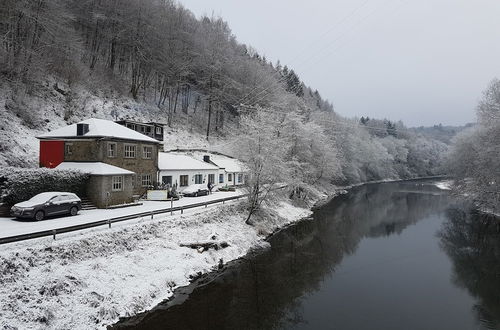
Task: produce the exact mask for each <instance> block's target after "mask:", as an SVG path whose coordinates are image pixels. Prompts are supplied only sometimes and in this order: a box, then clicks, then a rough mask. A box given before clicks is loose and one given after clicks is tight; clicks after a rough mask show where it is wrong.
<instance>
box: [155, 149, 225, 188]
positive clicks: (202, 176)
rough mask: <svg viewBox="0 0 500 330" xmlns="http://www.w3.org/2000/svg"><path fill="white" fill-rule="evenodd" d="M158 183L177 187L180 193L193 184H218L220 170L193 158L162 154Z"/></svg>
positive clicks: (167, 153) (159, 158)
mask: <svg viewBox="0 0 500 330" xmlns="http://www.w3.org/2000/svg"><path fill="white" fill-rule="evenodd" d="M158 170H159V171H158V182H159V183H160V184H165V185H167V184H168V185H170V186H176V187H177V190H178V191H179V192H182V190H184V188H186V187H187V186H189V185H191V184H208V183H209V182H211V183H214V184H216V185H217V184H218V181H217V179H218V175H219V168H218V167H217V166H216V165H214V164H210V163H206V162H203V161H201V160H198V159H195V158H193V157H190V156H187V155H182V154H176V153H169V152H160V153H159V156H158Z"/></svg>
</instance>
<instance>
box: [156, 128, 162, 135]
mask: <svg viewBox="0 0 500 330" xmlns="http://www.w3.org/2000/svg"><path fill="white" fill-rule="evenodd" d="M156 134H160V135H161V127H157V128H156Z"/></svg>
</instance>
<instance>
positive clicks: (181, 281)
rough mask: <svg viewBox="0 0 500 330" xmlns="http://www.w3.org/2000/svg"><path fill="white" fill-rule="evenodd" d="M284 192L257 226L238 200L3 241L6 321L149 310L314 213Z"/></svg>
mask: <svg viewBox="0 0 500 330" xmlns="http://www.w3.org/2000/svg"><path fill="white" fill-rule="evenodd" d="M383 182H389V180H384V181H383ZM364 184H367V183H363V184H357V185H352V186H349V187H342V188H340V189H333V187H332V190H330V191H333V192H334V193H332V194H330V195H327V194H326V193H324V191H326V189H323V192H322V191H320V190H316V191H314V192H313V193H312V195H313V196H311V198H310V199H309V202H310V203H309V204H312V203H314V207H313V208H316V207H318V206H319V205H324V204H325V203H327V202H329V201H331V199H332V198H335V197H336V196H338V195H339V194H342V193H346V192H347V190H348V189H351V188H354V187H358V186H361V185H364ZM284 198H285V197H284V196H282V197H281V199H278V200H276V201H275V206H274V207H271V208H269V209H267V211H266V214H265V215H262V217H261V219H258V220H260V221H256V222H255V224H254V226H248V225H246V224H245V221H244V220H245V213H244V211H243V210H242V209H241V207H240V206H239V205H240V203H233V204H230V205H225V206H214V207H210V208H208V209H201V210H191V211H189V212H185V214H184V215H179V214H178V215H174V216H164V217H161V218H158V219H155V220H154V221H149V220H141V221H138V222H136V223H124V224H121V225H118V226H116V227H113V228H112V229H109V230H108V229H106V230H95V231H89V232H85V233H80V234H74V235H68V236H67V237H65V238H63V239H61V240H57V241H53V240H52V239H48V238H47V239H41V240H36V241H31V242H23V243H16V244H13V245H8V246H5V249H4V250H2V252H0V284H1V287H0V301H2V306H1V307H0V311H1V314H0V315H1V317H0V326H2V328H5V329H15V328H23V329H33V328H46V329H60V328H77V329H80V328H103V327H105V326H107V325H110V324H113V323H115V322H116V321H118V319H119V318H120V317H129V316H133V315H136V314H138V313H141V312H144V311H146V310H149V309H151V308H153V307H155V306H156V305H158V304H159V303H160V302H162V301H164V300H166V299H169V298H170V297H172V295H173V294H174V290H176V289H177V288H179V287H183V286H186V285H188V284H189V283H190V282H191V281H192V279H193V278H196V277H198V276H200V275H201V274H206V273H209V272H211V271H213V270H216V269H218V268H219V267H221V265H223V264H226V263H228V262H230V261H234V260H236V259H238V258H241V257H243V256H245V255H246V254H247V253H248V252H249V251H251V250H252V249H255V248H259V247H266V246H268V243H267V242H266V239H268V238H269V237H270V236H272V235H273V234H274V233H276V232H278V231H280V230H283V229H284V228H286V227H287V226H289V225H292V224H294V223H296V222H297V221H300V220H301V219H303V218H305V217H307V216H309V215H310V214H311V213H312V211H311V209H310V206H311V205H309V204H307V203H306V204H304V205H302V206H303V207H297V206H294V205H292V203H291V201H289V200H284ZM193 243H196V244H198V243H212V245H217V246H218V247H222V246H226V244H227V247H225V248H220V249H217V250H215V249H208V250H206V251H203V252H202V251H201V249H192V248H189V247H186V246H181V245H190V244H193ZM196 244H195V245H196ZM73 311H78V313H74V312H73Z"/></svg>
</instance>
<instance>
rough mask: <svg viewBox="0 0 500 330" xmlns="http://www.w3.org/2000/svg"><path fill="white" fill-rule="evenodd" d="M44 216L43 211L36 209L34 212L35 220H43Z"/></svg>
mask: <svg viewBox="0 0 500 330" xmlns="http://www.w3.org/2000/svg"><path fill="white" fill-rule="evenodd" d="M44 216H45V213H43V211H38V212H36V213H35V220H36V221H41V220H43V217H44Z"/></svg>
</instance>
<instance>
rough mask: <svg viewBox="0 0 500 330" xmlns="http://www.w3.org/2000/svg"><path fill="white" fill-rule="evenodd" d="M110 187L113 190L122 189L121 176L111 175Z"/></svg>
mask: <svg viewBox="0 0 500 330" xmlns="http://www.w3.org/2000/svg"><path fill="white" fill-rule="evenodd" d="M111 182H112V189H111V190H113V191H122V190H123V176H113V177H112V180H111Z"/></svg>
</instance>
